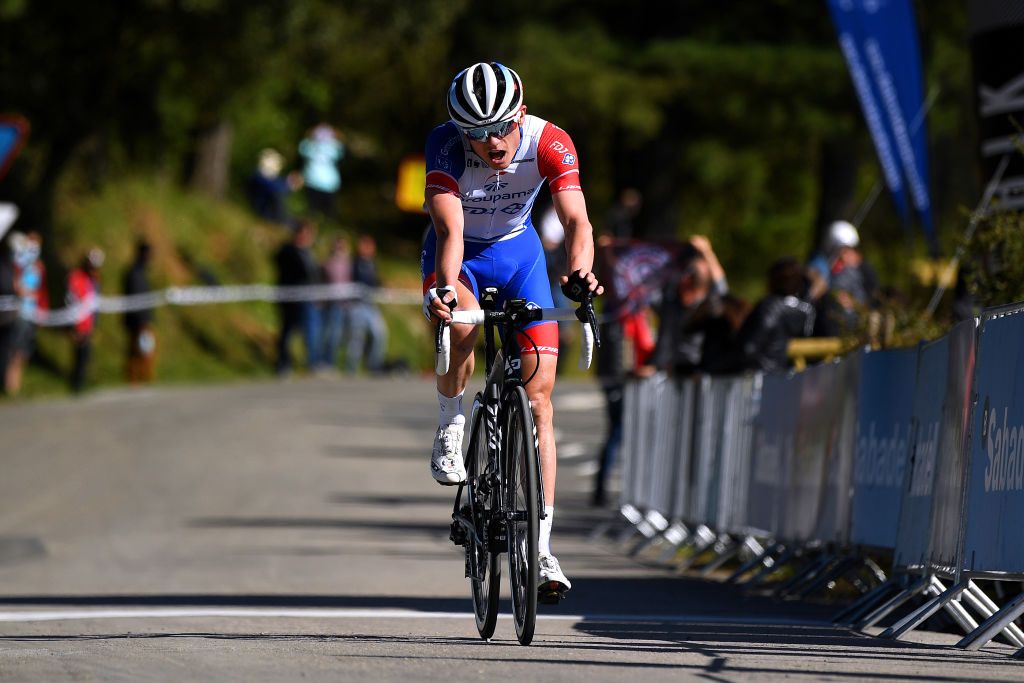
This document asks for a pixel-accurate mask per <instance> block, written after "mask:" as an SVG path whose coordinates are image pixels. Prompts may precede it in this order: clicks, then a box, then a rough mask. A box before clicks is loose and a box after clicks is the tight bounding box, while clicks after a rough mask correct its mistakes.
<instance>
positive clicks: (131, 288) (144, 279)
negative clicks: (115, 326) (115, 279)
mask: <svg viewBox="0 0 1024 683" xmlns="http://www.w3.org/2000/svg"><path fill="white" fill-rule="evenodd" d="M150 290H151V287H150V286H149V276H148V275H146V264H145V263H143V262H141V261H136V262H135V263H134V264H133V265H132V267H131V268H129V269H128V272H127V273H125V276H124V293H125V294H126V295H128V296H131V295H132V294H145V293H146V292H148V291H150ZM152 322H153V309H152V308H146V309H143V310H141V311H130V312H128V313H125V314H124V324H125V327H127V328H128V329H129V330H131V331H138V330H141V329H142V328H143V327H145V326H146V325H149V324H150V323H152Z"/></svg>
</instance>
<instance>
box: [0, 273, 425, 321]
mask: <svg viewBox="0 0 1024 683" xmlns="http://www.w3.org/2000/svg"><path fill="white" fill-rule="evenodd" d="M365 299H368V300H371V301H374V302H376V303H381V304H410V305H411V304H415V305H417V306H418V305H420V304H422V303H423V295H422V294H421V293H420V292H419V291H418V290H413V289H370V288H369V287H367V286H366V285H362V284H359V283H352V282H346V283H343V284H334V285H297V286H289V287H275V286H274V285H228V286H218V287H168V288H167V289H161V290H154V291H152V292H146V293H144V294H132V295H131V296H102V295H100V296H97V297H95V298H94V299H93V300H92V301H90V302H75V303H69V304H68V305H67V306H66V307H64V308H60V309H55V310H51V311H38V310H37V311H36V312H35V314H34V318H35V319H34V320H33V322H34V323H35V324H37V325H42V326H44V327H65V326H68V325H74V324H75V323H77V322H78V321H79V320H82V319H83V318H86V317H88V316H89V315H92V314H93V313H131V312H135V311H146V310H152V309H154V308H160V307H162V306H204V305H208V304H227V303H239V302H247V301H269V302H277V303H283V302H298V301H354V300H365ZM20 308H21V303H20V301H19V299H18V297H15V296H3V297H0V312H10V311H18V310H19V309H20Z"/></svg>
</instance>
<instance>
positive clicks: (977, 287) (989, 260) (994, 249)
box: [964, 213, 1024, 307]
mask: <svg viewBox="0 0 1024 683" xmlns="http://www.w3.org/2000/svg"><path fill="white" fill-rule="evenodd" d="M965 246H966V248H967V253H968V257H967V259H966V261H967V262H968V263H970V264H972V267H970V268H969V269H967V270H966V272H965V273H964V275H965V277H966V278H967V284H968V287H969V291H970V293H971V294H972V295H973V296H974V299H975V301H976V303H977V304H978V305H979V306H981V307H987V306H999V305H1002V304H1008V303H1013V302H1016V301H1024V216H1022V215H1021V214H1019V213H1000V214H994V215H992V216H990V217H988V218H987V219H985V220H984V221H983V222H982V223H981V224H980V225H979V228H978V230H977V232H976V233H975V234H974V238H973V239H972V240H971V241H970V242H969V243H967V244H966V245H965Z"/></svg>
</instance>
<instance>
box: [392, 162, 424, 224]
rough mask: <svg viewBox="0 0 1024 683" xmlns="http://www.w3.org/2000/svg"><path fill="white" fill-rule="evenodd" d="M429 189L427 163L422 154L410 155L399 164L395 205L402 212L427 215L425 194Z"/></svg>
mask: <svg viewBox="0 0 1024 683" xmlns="http://www.w3.org/2000/svg"><path fill="white" fill-rule="evenodd" d="M426 189H427V163H426V161H425V160H424V159H423V155H422V154H410V155H408V156H406V157H405V158H404V159H402V161H401V162H400V163H399V164H398V186H397V187H396V188H395V204H397V205H398V208H399V209H401V210H402V211H409V212H411V213H426V211H424V210H423V193H424V192H425V191H426Z"/></svg>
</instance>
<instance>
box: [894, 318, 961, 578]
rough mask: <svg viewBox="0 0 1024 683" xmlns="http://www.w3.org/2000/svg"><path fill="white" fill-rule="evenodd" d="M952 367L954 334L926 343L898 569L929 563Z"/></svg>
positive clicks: (913, 422)
mask: <svg viewBox="0 0 1024 683" xmlns="http://www.w3.org/2000/svg"><path fill="white" fill-rule="evenodd" d="M948 370H949V338H948V337H942V338H941V339H939V340H937V341H934V342H932V343H930V344H926V345H925V346H922V347H921V349H920V351H919V352H918V356H917V383H916V386H915V388H914V413H913V418H912V419H911V423H910V442H909V448H908V456H907V467H906V470H904V475H903V506H902V508H901V509H900V518H899V520H900V521H899V526H898V527H897V531H896V554H895V562H896V566H897V567H905V568H909V569H918V568H922V567H925V566H926V565H927V563H928V543H929V541H930V540H931V517H932V498H933V490H934V483H935V476H936V473H937V470H936V463H937V460H938V452H939V441H940V432H941V425H942V414H943V407H944V398H945V395H946V384H947V382H946V373H947V372H948Z"/></svg>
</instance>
